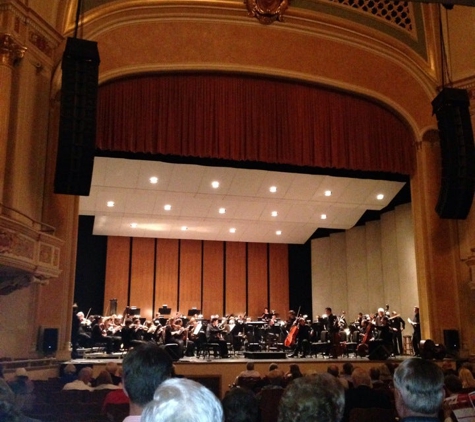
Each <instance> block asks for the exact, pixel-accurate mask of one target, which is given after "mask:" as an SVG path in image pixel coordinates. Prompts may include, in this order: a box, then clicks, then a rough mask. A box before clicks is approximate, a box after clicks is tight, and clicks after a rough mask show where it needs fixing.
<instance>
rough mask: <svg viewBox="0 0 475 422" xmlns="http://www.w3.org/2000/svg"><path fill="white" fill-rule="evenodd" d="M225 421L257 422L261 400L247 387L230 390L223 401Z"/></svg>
mask: <svg viewBox="0 0 475 422" xmlns="http://www.w3.org/2000/svg"><path fill="white" fill-rule="evenodd" d="M222 405H223V411H224V420H225V422H257V421H258V420H259V401H258V400H257V397H256V395H255V394H254V393H253V392H252V391H250V390H247V389H245V388H239V387H238V388H233V389H232V390H229V391H228V392H227V393H226V395H225V396H224V399H223V401H222Z"/></svg>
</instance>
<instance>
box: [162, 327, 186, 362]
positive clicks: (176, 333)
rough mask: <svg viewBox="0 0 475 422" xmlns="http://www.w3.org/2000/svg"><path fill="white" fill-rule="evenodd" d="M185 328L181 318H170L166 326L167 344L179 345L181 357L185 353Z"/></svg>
mask: <svg viewBox="0 0 475 422" xmlns="http://www.w3.org/2000/svg"><path fill="white" fill-rule="evenodd" d="M184 333H185V328H184V327H183V321H182V319H181V318H176V319H175V318H170V319H169V320H168V322H167V326H166V327H165V344H176V345H178V356H179V357H180V358H181V357H183V355H184V353H185V341H184V338H185V334H184Z"/></svg>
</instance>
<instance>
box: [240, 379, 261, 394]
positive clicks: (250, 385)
mask: <svg viewBox="0 0 475 422" xmlns="http://www.w3.org/2000/svg"><path fill="white" fill-rule="evenodd" d="M261 381H262V378H260V377H238V379H237V381H236V386H237V387H241V388H244V389H246V390H251V391H254V392H256V391H255V390H256V387H257V386H258V385H259V384H260V383H261Z"/></svg>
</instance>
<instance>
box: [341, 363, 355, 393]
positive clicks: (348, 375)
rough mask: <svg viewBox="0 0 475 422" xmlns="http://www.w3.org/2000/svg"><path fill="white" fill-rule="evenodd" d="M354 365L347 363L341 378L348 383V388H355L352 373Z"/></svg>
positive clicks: (344, 365)
mask: <svg viewBox="0 0 475 422" xmlns="http://www.w3.org/2000/svg"><path fill="white" fill-rule="evenodd" d="M353 369H354V367H353V364H352V363H351V362H345V363H344V364H343V367H342V373H341V377H342V378H345V379H346V380H347V381H348V386H349V387H350V388H352V387H353V381H352V379H351V373H352V372H353Z"/></svg>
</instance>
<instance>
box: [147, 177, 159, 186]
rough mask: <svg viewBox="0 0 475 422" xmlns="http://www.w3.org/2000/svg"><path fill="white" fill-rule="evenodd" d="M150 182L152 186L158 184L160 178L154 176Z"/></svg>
mask: <svg viewBox="0 0 475 422" xmlns="http://www.w3.org/2000/svg"><path fill="white" fill-rule="evenodd" d="M149 180H150V183H152V184H155V183H158V177H157V176H153V177H151V178H150V179H149Z"/></svg>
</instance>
